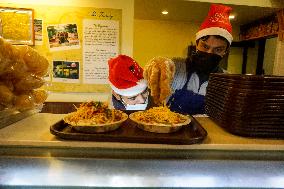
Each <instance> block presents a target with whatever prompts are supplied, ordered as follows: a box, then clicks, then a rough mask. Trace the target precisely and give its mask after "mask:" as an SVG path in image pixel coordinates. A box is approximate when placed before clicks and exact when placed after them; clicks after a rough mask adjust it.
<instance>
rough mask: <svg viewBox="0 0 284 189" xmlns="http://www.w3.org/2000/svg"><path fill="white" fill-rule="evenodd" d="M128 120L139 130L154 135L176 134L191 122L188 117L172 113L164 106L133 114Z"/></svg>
mask: <svg viewBox="0 0 284 189" xmlns="http://www.w3.org/2000/svg"><path fill="white" fill-rule="evenodd" d="M129 118H130V119H131V120H132V121H133V122H135V123H137V127H139V128H140V129H143V130H145V131H149V132H154V133H172V132H176V131H178V130H180V129H181V128H182V127H183V126H185V125H188V124H189V123H190V122H191V119H190V118H189V117H188V116H186V115H183V114H179V113H175V112H172V111H171V110H170V109H169V108H168V107H166V106H160V107H153V108H151V109H149V110H146V111H138V112H134V113H132V114H130V115H129Z"/></svg>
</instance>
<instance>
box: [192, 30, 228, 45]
mask: <svg viewBox="0 0 284 189" xmlns="http://www.w3.org/2000/svg"><path fill="white" fill-rule="evenodd" d="M206 35H220V36H222V37H224V38H225V39H227V40H228V42H229V43H230V44H231V43H232V41H233V36H232V34H231V33H230V32H228V31H227V30H225V29H223V28H219V27H211V28H205V29H202V30H200V31H198V32H197V33H196V40H198V39H200V38H201V37H204V36H206Z"/></svg>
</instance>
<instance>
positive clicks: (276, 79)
mask: <svg viewBox="0 0 284 189" xmlns="http://www.w3.org/2000/svg"><path fill="white" fill-rule="evenodd" d="M205 103H206V106H205V110H206V113H207V114H208V115H209V116H210V117H211V118H212V119H213V120H214V121H215V122H216V123H218V124H219V125H220V126H222V127H223V128H224V129H226V130H227V131H229V132H230V133H233V134H237V135H241V136H252V137H273V138H284V77H281V76H256V75H240V74H217V73H216V74H215V73H214V74H211V75H210V78H209V84H208V87H207V93H206V101H205Z"/></svg>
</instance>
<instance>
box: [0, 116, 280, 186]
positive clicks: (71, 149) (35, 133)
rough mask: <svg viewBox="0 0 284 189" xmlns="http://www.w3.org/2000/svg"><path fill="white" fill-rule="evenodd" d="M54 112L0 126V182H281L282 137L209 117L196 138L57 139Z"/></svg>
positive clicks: (167, 184)
mask: <svg viewBox="0 0 284 189" xmlns="http://www.w3.org/2000/svg"><path fill="white" fill-rule="evenodd" d="M63 116H64V115H60V114H41V113H40V114H35V115H32V116H30V117H28V118H26V119H24V120H21V121H19V122H17V123H14V124H12V125H10V126H8V127H5V128H2V129H0V188H2V187H17V186H19V187H21V188H23V187H24V188H31V187H36V188H41V187H45V188H46V187H48V188H52V187H54V188H62V187H67V188H68V187H72V188H74V187H75V188H76V187H78V188H82V187H91V186H94V187H126V186H127V187H187V188H200V187H203V188H220V187H221V188H230V187H238V188H240V187H241V188H284V140H276V139H255V138H245V137H239V136H234V135H231V134H230V133H227V132H226V131H224V130H223V129H221V128H220V127H219V126H218V125H216V124H214V122H212V121H211V120H210V119H209V118H206V117H198V118H196V119H197V120H198V121H199V122H200V123H201V125H202V126H203V127H204V128H205V129H206V130H207V132H208V137H207V138H206V140H205V141H204V142H203V143H202V144H194V145H165V144H164V145H163V144H138V143H111V142H84V141H67V140H61V139H58V138H56V137H55V136H53V135H52V134H50V132H49V127H50V125H52V124H54V123H56V122H57V121H59V120H60V119H62V117H63Z"/></svg>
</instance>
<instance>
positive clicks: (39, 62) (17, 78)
mask: <svg viewBox="0 0 284 189" xmlns="http://www.w3.org/2000/svg"><path fill="white" fill-rule="evenodd" d="M48 68H49V63H48V60H47V59H46V58H45V57H44V56H41V55H40V54H39V53H38V52H37V51H36V50H34V49H33V48H31V47H29V46H26V45H18V46H14V45H12V44H10V43H9V42H7V41H5V40H4V39H3V38H1V37H0V111H1V110H5V109H9V108H14V109H16V110H19V111H24V110H27V109H32V108H34V107H37V106H38V105H41V104H43V102H44V101H45V100H46V98H47V91H46V90H44V89H40V88H41V87H42V86H43V85H44V84H45V81H44V76H45V75H46V74H47V72H48Z"/></svg>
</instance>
